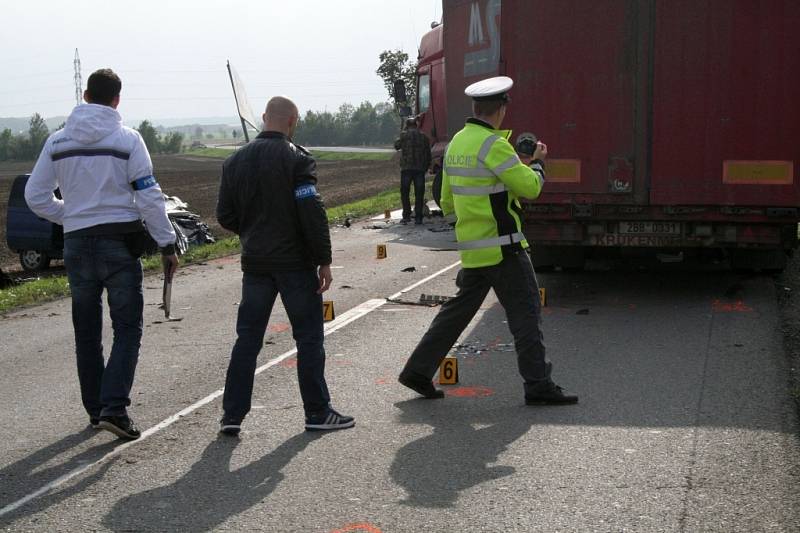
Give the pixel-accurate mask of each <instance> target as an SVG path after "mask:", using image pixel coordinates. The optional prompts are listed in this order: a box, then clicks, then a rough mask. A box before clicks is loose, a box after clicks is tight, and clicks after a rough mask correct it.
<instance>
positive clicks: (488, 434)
mask: <svg viewBox="0 0 800 533" xmlns="http://www.w3.org/2000/svg"><path fill="white" fill-rule="evenodd" d="M373 226H375V227H377V228H381V227H384V226H385V227H384V228H383V229H369V228H371V227H373ZM446 228H447V227H446V225H444V224H443V223H441V222H439V221H434V222H429V223H428V224H426V225H425V226H423V227H415V226H400V225H394V224H390V225H385V224H384V223H383V222H381V221H369V222H364V223H358V224H355V225H353V226H352V227H350V228H348V229H346V228H335V230H334V234H333V242H334V250H335V251H334V265H335V266H336V267H340V268H336V269H335V270H334V277H335V281H334V289H333V290H332V291H331V292H330V293H329V298H330V299H332V300H333V301H334V305H335V311H336V314H337V317H336V319H335V320H334V321H333V322H331V323H329V324H328V327H329V330H328V334H327V337H326V351H327V354H328V365H327V376H328V382H329V385H330V388H331V393H332V396H333V401H334V405H335V406H336V407H337V408H338V409H339V410H340V411H342V412H345V413H347V414H352V415H353V416H355V417H356V418H357V425H356V427H355V428H353V429H349V430H345V431H340V432H332V433H327V434H319V433H306V432H304V431H303V416H302V408H301V405H300V401H299V394H298V391H297V383H296V378H295V365H294V358H293V355H292V348H293V341H292V338H291V331H290V329H289V328H288V323H287V322H288V321H287V319H286V316H285V314H284V313H283V310H282V309H281V308H280V307H278V308H276V310H275V312H274V314H273V318H272V320H271V322H270V328H269V331H270V332H269V335H268V338H267V340H266V345H265V346H264V350H263V352H262V354H261V359H260V363H262V364H263V366H262V367H260V371H261V372H260V374H259V375H258V376H257V378H256V387H255V392H254V402H253V403H254V409H253V411H252V412H251V414H250V416H249V417H248V418H247V419H246V421H245V425H244V430H243V432H242V435H241V438H240V439H232V438H224V437H219V436H218V435H217V433H216V431H217V427H218V425H217V424H218V420H219V416H220V409H221V407H220V399H219V397H218V394H219V389H220V388H221V387H222V384H223V378H224V370H225V368H226V364H227V358H228V356H229V353H230V348H231V344H232V341H233V334H234V331H233V328H234V320H235V313H236V309H237V307H236V304H237V302H238V300H239V298H240V290H239V289H240V272H239V268H238V264H237V258H236V257H233V258H227V259H222V260H217V261H212V262H209V263H208V264H205V265H198V266H193V267H188V268H185V269H183V270H181V271H180V274H179V275H178V277H177V279H176V282H175V288H174V292H173V310H174V314H175V315H178V316H182V317H183V318H184V319H183V321H181V322H174V323H159V322H161V314H160V312H159V310H158V309H157V308H156V304H157V303H158V299H159V297H160V280H159V279H158V278H157V277H151V278H148V279H147V280H146V283H145V286H146V287H147V290H146V295H145V297H146V303H147V304H148V305H147V306H146V311H145V324H146V330H145V338H144V341H143V346H142V356H141V359H140V363H139V369H138V373H137V378H136V384H135V387H134V391H133V402H134V405H133V406H132V408H131V413H132V414H133V416H134V417H135V419H136V420H137V421H138V422H139V424H140V426H141V427H142V428H147V429H148V430H147V432H146V433H145V436H144V437H143V438H142V439H140V440H139V441H136V442H134V443H132V444H127V445H122V444H121V442H120V441H117V440H116V439H115V438H114V437H113V436H112V435H111V434H110V433H107V432H102V431H94V430H91V429H90V428H88V426H87V422H88V420H87V418H86V416H85V414H84V413H83V412H82V409H81V407H80V401H79V394H78V387H77V378H76V376H75V370H74V356H73V355H72V338H71V336H72V333H71V326H70V312H69V300H63V301H58V302H54V303H50V304H47V305H43V306H39V307H35V308H30V309H26V310H23V311H21V312H18V313H15V314H13V315H10V316H7V317H5V318H2V319H0V334H2V338H3V341H4V343H3V348H2V355H0V403H2V405H3V407H4V408H3V409H2V412H0V428H2V429H0V432H2V433H0V436H1V438H0V457H1V458H2V459H0V508H2V510H0V527H2V528H5V529H7V530H14V531H18V530H23V531H28V530H30V531H210V530H222V531H226V530H227V531H280V532H282V531H302V532H309V531H310V532H333V531H337V532H345V531H362V532H370V533H377V532H383V533H388V532H420V531H426V532H428V531H434V532H439V531H492V532H495V531H525V532H529V531H543V532H545V531H546V532H552V531H636V532H639V531H724V532H728V531H748V532H750V531H782V532H783V531H800V445H798V440H797V435H798V425H797V419H796V414H795V411H794V409H793V405H792V401H791V399H790V395H789V391H788V369H787V368H786V366H787V359H786V357H785V355H784V352H783V346H782V342H781V337H780V334H779V331H778V315H777V307H776V295H775V287H774V281H773V280H772V279H771V278H769V277H759V276H749V277H743V276H741V275H736V274H733V273H729V272H725V271H717V272H698V271H685V270H681V269H677V268H676V269H673V270H662V271H648V272H638V271H615V272H606V271H593V272H585V273H551V274H540V276H539V278H540V283H541V285H543V286H544V287H545V288H546V289H547V297H548V305H547V307H546V308H545V316H544V333H545V341H546V343H547V345H548V349H549V356H550V358H551V360H552V361H553V363H554V368H555V370H554V374H553V377H554V378H555V380H556V381H557V382H558V383H559V384H561V385H562V386H564V387H565V388H567V389H568V390H570V391H575V392H577V393H578V394H580V397H581V401H580V403H579V404H578V405H576V406H568V407H526V406H524V404H523V396H522V384H521V382H520V378H519V376H518V374H517V371H516V363H515V356H514V353H513V349H512V346H511V343H512V340H511V336H510V334H509V333H508V330H507V327H506V324H505V322H504V320H505V318H504V316H503V312H502V308H500V306H499V304H498V303H497V301H496V299H495V298H494V296H493V295H492V294H490V297H489V298H487V300H486V302H485V303H484V305H483V307H482V309H481V310H480V312H479V313H478V315H477V316H476V317H475V320H474V321H473V323H472V324H471V325H470V327H469V328H468V330H467V331H466V332H465V333H464V336H463V337H462V339H461V340H460V346H458V347H457V348H456V349H455V350H454V355H456V356H457V357H458V359H459V377H460V382H459V383H458V385H455V386H449V387H447V391H448V396H447V397H446V398H445V399H444V400H441V401H427V400H421V399H417V398H415V396H414V394H413V393H412V392H411V391H408V390H407V389H404V388H403V387H401V386H399V385H398V384H397V383H396V382H395V377H396V375H397V373H398V372H399V370H400V368H401V367H402V365H403V363H404V361H405V358H406V357H407V355H408V354H409V353H410V351H411V350H412V349H413V347H414V345H415V343H416V341H417V340H418V339H419V338H420V336H421V335H422V333H423V331H424V330H425V328H426V326H427V325H428V324H429V323H430V320H431V319H432V318H433V316H434V315H435V313H436V308H428V307H422V306H419V305H406V304H402V303H391V302H386V300H385V299H386V298H387V297H390V296H393V295H394V296H396V297H397V298H398V299H400V300H402V301H406V302H414V301H418V299H419V296H420V294H422V293H425V294H436V295H449V294H452V293H453V291H454V282H453V280H454V277H455V274H456V272H457V267H454V265H455V263H456V262H457V254H456V253H455V252H454V251H452V247H453V242H452V239H453V234H452V233H451V232H448V231H429V230H431V229H434V230H445V229H446ZM377 244H387V252H388V257H387V258H386V259H383V260H378V259H376V258H375V255H376V245H377ZM407 267H415V271H413V272H402V270H403V269H406V268H407ZM426 278H427V281H424V280H426ZM421 281H424V282H423V283H421V284H419V285H418V286H415V287H413V288H410V289H409V290H408V291H407V292H404V293H402V294H400V295H397V294H396V293H398V292H399V291H401V290H403V289H405V288H409V287H412V286H414V285H415V284H418V283H419V282H421ZM107 329H109V330H110V328H108V327H107ZM107 333H108V340H107V341H106V343H105V344H106V345H107V346H108V345H110V331H108V332H107ZM181 411H182V413H181V414H180V416H176V414H178V413H179V412H181Z"/></svg>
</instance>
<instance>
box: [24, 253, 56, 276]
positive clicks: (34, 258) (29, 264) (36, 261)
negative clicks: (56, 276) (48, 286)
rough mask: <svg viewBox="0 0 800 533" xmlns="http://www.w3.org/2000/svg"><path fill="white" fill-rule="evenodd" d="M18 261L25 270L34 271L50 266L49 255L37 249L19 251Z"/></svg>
mask: <svg viewBox="0 0 800 533" xmlns="http://www.w3.org/2000/svg"><path fill="white" fill-rule="evenodd" d="M19 263H20V264H21V265H22V269H23V270H25V271H26V272H36V271H38V270H44V269H45V268H47V267H48V266H50V257H49V256H48V255H47V254H46V253H44V252H40V251H38V250H22V251H21V252H20V253H19Z"/></svg>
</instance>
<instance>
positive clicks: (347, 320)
mask: <svg viewBox="0 0 800 533" xmlns="http://www.w3.org/2000/svg"><path fill="white" fill-rule="evenodd" d="M459 264H461V261H458V262H456V263H453V264H452V265H450V266H448V267H445V268H443V269H441V270H439V271H438V272H435V273H434V274H431V275H430V276H428V277H427V278H424V279H422V280H420V281H418V282H416V283H414V284H413V285H409V286H408V287H406V288H405V289H403V290H401V291H400V292H398V293H396V294H393V295H392V296H390V297H389V299H394V298H398V297H399V296H400V295H402V294H403V293H405V292H408V291H410V290H413V289H415V288H416V287H419V286H420V285H422V284H423V283H427V282H428V281H430V280H432V279H433V278H435V277H436V276H439V275H441V274H444V273H445V272H447V271H448V270H450V269H452V268H454V267H456V266H458V265H459ZM385 303H386V300H385V299H374V300H367V301H366V302H364V303H362V304H359V305H357V306H356V307H353V308H352V309H348V310H347V311H345V312H344V313H342V314H341V315H339V317H338V318H336V319H335V320H332V321H331V322H328V323H327V324H325V336H328V335H330V334H331V333H333V332H335V331H338V330H340V329H342V328H343V327H345V326H347V325H348V324H351V323H352V322H354V321H356V320H358V319H359V318H362V317H364V316H366V315H368V314H369V313H371V312H372V311H374V310H376V309H378V308H379V307H381V306H382V305H383V304H385ZM296 353H297V348H293V349H291V350H289V351H288V352H285V353H283V354H281V355H279V356H278V357H276V358H274V359H271V360H270V361H268V362H267V363H265V364H263V365H261V366H260V367H258V368H257V369H256V375H258V374H261V373H262V372H264V371H265V370H267V369H268V368H271V367H273V366H275V365H277V364H278V363H280V362H281V361H284V360H286V359H288V358H289V357H291V356H293V355H294V354H296ZM224 390H225V389H219V390H216V391H214V392H212V393H211V394H209V395H208V396H206V397H205V398H203V399H202V400H199V401H197V402H195V403H193V404H192V405H190V406H188V407H186V408H185V409H183V410H181V411H178V412H177V413H175V414H174V415H172V416H170V417H168V418H165V419H164V420H162V421H161V422H159V423H158V424H156V425H155V426H153V427H151V428H149V429H147V430H145V431H143V432H142V436H141V437H139V438H138V439H137V440H132V441H128V442H125V443H123V444H120V445H119V446H117V447H116V448H114V449H113V450H111V451H110V452H108V453H107V454H105V455H104V456H103V457H101V458H100V459H97V460H96V461H93V462H91V463H86V464H85V465H83V466H80V467H78V468H76V469H74V470H72V471H70V472H67V473H66V474H64V475H63V476H61V477H59V478H57V479H55V480H53V481H51V482H50V483H48V484H47V485H45V486H43V487H42V488H40V489H38V490H36V491H34V492H31V493H30V494H28V495H27V496H24V497H22V498H20V499H19V500H17V501H15V502H13V503H10V504H8V505H6V506H5V507H3V508H2V509H0V516H3V515H6V514H8V513H10V512H12V511H15V510H16V509H19V508H20V507H22V506H23V505H25V504H26V503H28V502H30V501H31V500H34V499H36V498H38V497H39V496H42V495H44V494H47V493H48V492H50V491H51V490H53V489H55V488H56V487H59V486H61V485H63V484H64V483H66V482H67V481H69V480H70V479H72V478H74V477H76V476H79V475H81V474H83V473H84V472H86V471H87V470H89V469H91V468H94V467H95V466H97V465H99V464H101V463H104V462H105V461H108V460H109V459H111V458H112V457H115V456H117V455H119V454H120V453H121V452H123V451H125V450H127V449H128V448H130V447H131V446H134V445H136V444H139V443H141V442H142V441H145V440H147V438H148V437H150V436H151V435H154V434H155V433H158V432H159V431H161V430H162V429H165V428H168V427H169V426H171V425H172V424H174V423H175V422H177V421H178V420H180V419H181V418H183V417H184V416H186V415H188V414H191V413H193V412H194V411H196V410H198V409H199V408H201V407H202V406H204V405H206V404H208V403H211V402H212V401H214V400H216V399H217V398H219V397H220V396H222V393H223V391H224Z"/></svg>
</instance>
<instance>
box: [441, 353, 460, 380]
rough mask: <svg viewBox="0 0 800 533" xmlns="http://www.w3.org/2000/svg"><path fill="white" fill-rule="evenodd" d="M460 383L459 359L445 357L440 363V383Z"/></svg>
mask: <svg viewBox="0 0 800 533" xmlns="http://www.w3.org/2000/svg"><path fill="white" fill-rule="evenodd" d="M456 383H458V359H456V358H455V357H445V358H444V359H443V360H442V364H440V365H439V384H440V385H455V384H456Z"/></svg>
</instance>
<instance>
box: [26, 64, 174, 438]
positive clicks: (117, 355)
mask: <svg viewBox="0 0 800 533" xmlns="http://www.w3.org/2000/svg"><path fill="white" fill-rule="evenodd" d="M121 90H122V81H121V80H120V78H119V76H117V74H116V73H114V71H112V70H111V69H101V70H98V71H96V72H93V73H92V75H91V76H89V80H88V82H87V85H86V91H85V92H84V93H83V99H84V100H85V101H86V104H85V105H79V106H78V107H76V108H75V109H73V111H72V114H70V116H69V118H67V122H66V125H65V126H64V129H62V130H59V131H57V132H55V133H53V134H52V135H51V136H50V137H49V138H48V139H47V142H46V143H45V145H44V148H43V149H42V153H41V154H40V155H39V159H38V161H37V162H36V166H35V167H34V168H33V172H32V173H31V177H30V178H29V179H28V183H27V185H26V187H25V200H26V201H27V202H28V206H29V207H30V208H31V210H32V211H33V212H34V213H36V214H37V215H39V216H40V217H42V218H46V219H48V220H50V221H52V222H55V223H56V224H61V225H63V226H64V266H65V267H66V269H67V278H68V279H69V286H70V291H71V292H72V324H73V327H74V329H75V352H76V355H77V360H78V380H79V381H80V386H81V398H82V400H83V406H84V408H85V409H86V411H87V413H89V422H90V424H91V425H92V427H96V428H101V429H106V430H108V431H110V432H112V433H114V434H115V435H117V436H119V437H120V438H123V439H127V440H134V439H138V438H139V436H140V435H141V433H140V431H139V429H138V428H137V427H136V424H135V423H134V422H133V420H132V419H131V418H130V416H129V415H128V412H127V408H128V406H129V405H130V403H131V400H130V391H131V387H132V386H133V377H134V373H135V370H136V363H137V361H138V359H139V346H140V344H141V339H142V311H143V309H144V298H143V291H142V263H141V261H140V260H139V257H140V256H141V255H142V253H143V252H144V248H145V246H146V243H147V234H146V233H145V226H144V225H143V224H142V220H144V222H145V223H146V225H147V229H146V231H147V232H148V233H149V234H150V235H151V236H152V238H153V240H155V241H156V243H157V244H158V246H159V247H160V248H161V254H162V259H163V262H164V269H165V273H168V274H169V275H170V276H172V274H174V272H175V270H176V269H177V268H178V257H177V255H175V246H174V245H175V231H174V230H173V228H172V224H171V223H170V221H169V218H168V217H167V211H166V207H165V205H164V195H163V193H162V192H161V188H160V187H159V186H158V183H157V182H156V179H155V177H153V164H152V162H151V161H150V154H149V153H148V152H147V147H146V146H145V144H144V141H143V140H142V136H141V135H139V132H137V131H136V130H134V129H131V128H128V127H125V126H123V125H122V117H120V114H119V113H118V112H117V106H118V105H119V101H120V92H121ZM56 188H58V189H59V190H60V192H61V197H62V199H58V198H56V197H55V196H54V194H53V191H54V190H55V189H56ZM103 289H105V290H106V292H107V293H108V306H109V308H110V312H111V323H112V326H113V329H114V343H113V345H112V346H111V353H110V355H109V357H108V361H107V362H105V361H104V359H103V344H102V332H103V331H102V330H103V302H102V295H103Z"/></svg>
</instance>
